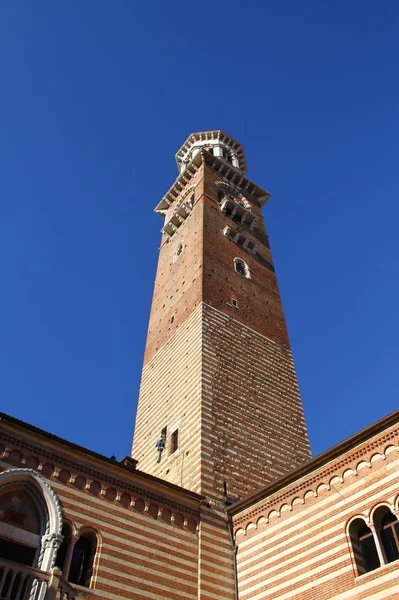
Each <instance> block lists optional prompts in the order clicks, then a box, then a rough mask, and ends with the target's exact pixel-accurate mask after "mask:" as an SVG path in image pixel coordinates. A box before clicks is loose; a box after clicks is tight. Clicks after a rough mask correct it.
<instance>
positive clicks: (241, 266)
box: [234, 258, 251, 279]
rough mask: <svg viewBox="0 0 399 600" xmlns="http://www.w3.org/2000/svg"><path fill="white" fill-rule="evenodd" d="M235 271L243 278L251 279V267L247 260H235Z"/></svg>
mask: <svg viewBox="0 0 399 600" xmlns="http://www.w3.org/2000/svg"><path fill="white" fill-rule="evenodd" d="M234 270H235V272H236V273H238V274H239V275H241V276H242V277H245V278H246V279H251V271H250V270H249V267H248V265H247V263H246V262H245V260H242V258H235V259H234Z"/></svg>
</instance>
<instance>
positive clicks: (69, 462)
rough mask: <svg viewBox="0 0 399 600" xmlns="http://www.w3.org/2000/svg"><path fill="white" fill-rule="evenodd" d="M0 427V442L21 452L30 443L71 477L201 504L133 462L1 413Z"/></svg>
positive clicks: (198, 498) (191, 494) (197, 496)
mask: <svg viewBox="0 0 399 600" xmlns="http://www.w3.org/2000/svg"><path fill="white" fill-rule="evenodd" d="M1 426H3V427H2V429H3V431H2V434H1V436H0V440H1V441H3V443H4V441H7V440H9V441H10V442H11V441H14V442H15V443H16V445H15V448H18V445H19V446H21V450H23V447H24V446H27V445H29V444H30V447H31V452H32V451H33V450H35V452H36V453H37V455H38V457H39V458H41V459H43V460H46V461H52V462H54V463H57V466H58V467H59V468H67V469H69V470H70V471H71V472H72V471H73V472H74V474H75V476H78V475H82V474H83V475H85V476H86V477H88V478H89V479H90V480H100V481H101V480H102V481H104V482H107V485H110V484H112V485H113V486H116V487H119V488H120V489H121V490H122V491H123V490H127V489H128V488H129V490H130V491H132V492H134V491H135V492H136V493H140V492H141V493H143V494H146V493H147V494H149V493H151V492H153V493H154V492H155V493H156V494H158V495H165V500H166V498H167V499H168V500H169V501H171V500H172V499H173V500H174V502H176V503H179V504H181V505H183V504H186V505H191V506H193V507H194V506H197V507H199V505H200V504H201V503H202V502H203V501H204V497H203V496H201V495H200V494H196V493H195V492H191V491H189V490H185V489H183V488H181V487H179V486H177V485H174V484H173V483H170V482H168V481H164V480H163V479H159V478H158V477H154V476H153V475H149V474H148V473H144V472H143V471H140V470H138V469H136V468H135V463H137V461H134V460H133V461H129V460H126V459H123V460H122V461H121V462H119V461H117V460H115V459H112V458H108V457H106V456H103V455H101V454H99V453H97V452H94V451H93V450H89V449H87V448H84V447H83V446H79V445H78V444H74V443H73V442H70V441H68V440H65V439H63V438H60V437H58V436H56V435H54V434H52V433H49V432H47V431H44V430H43V429H40V428H38V427H35V426H34V425H30V424H29V423H25V422H24V421H21V420H19V419H16V418H15V417H11V416H10V415H7V414H5V413H2V412H0V427H1ZM132 463H133V465H132ZM194 510H196V509H194Z"/></svg>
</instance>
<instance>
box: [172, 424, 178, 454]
mask: <svg viewBox="0 0 399 600" xmlns="http://www.w3.org/2000/svg"><path fill="white" fill-rule="evenodd" d="M178 447H179V430H178V429H175V430H174V431H172V435H171V438H170V453H171V454H173V453H174V452H176V450H177V449H178Z"/></svg>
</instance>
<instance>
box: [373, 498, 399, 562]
mask: <svg viewBox="0 0 399 600" xmlns="http://www.w3.org/2000/svg"><path fill="white" fill-rule="evenodd" d="M371 520H372V522H373V526H374V529H375V532H376V536H377V540H378V543H379V544H380V549H381V554H382V563H385V564H388V563H391V562H394V561H396V560H398V559H399V521H398V518H397V515H396V514H395V512H393V510H392V507H391V506H389V505H388V504H379V505H377V506H375V507H374V508H373V510H372V511H371Z"/></svg>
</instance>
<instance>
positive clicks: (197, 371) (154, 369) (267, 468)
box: [133, 166, 310, 499]
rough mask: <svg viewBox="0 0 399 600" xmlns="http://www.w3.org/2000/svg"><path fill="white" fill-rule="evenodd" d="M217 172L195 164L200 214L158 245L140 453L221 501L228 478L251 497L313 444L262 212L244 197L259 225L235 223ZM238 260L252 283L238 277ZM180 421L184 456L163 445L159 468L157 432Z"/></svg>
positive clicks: (230, 487) (157, 468)
mask: <svg viewBox="0 0 399 600" xmlns="http://www.w3.org/2000/svg"><path fill="white" fill-rule="evenodd" d="M219 179H220V177H219V176H218V175H217V174H215V173H213V172H212V170H210V169H209V168H208V167H206V166H203V167H202V168H201V169H200V170H199V171H198V173H197V174H196V177H195V179H194V186H195V204H194V207H193V211H192V213H191V215H190V216H189V217H188V218H187V219H186V221H185V222H184V223H183V224H182V225H181V227H180V228H179V229H178V231H177V232H176V233H175V234H174V236H173V237H172V239H171V241H169V242H167V241H166V239H163V243H162V245H161V248H160V253H159V263H158V269H157V277H156V281H155V287H154V296H153V302H152V309H151V316H150V323H149V332H148V338H147V346H146V354H145V363H144V369H143V375H142V382H141V388H140V398H139V405H138V413H137V420H136V428H135V435H134V445H133V456H134V457H135V458H136V459H138V460H139V465H140V468H141V469H143V470H144V471H147V472H150V473H152V474H154V475H156V476H159V477H164V478H166V479H168V480H170V481H172V482H174V483H178V484H179V485H183V486H187V487H189V489H192V490H195V491H197V492H200V493H204V494H206V495H208V496H210V497H215V498H219V499H221V498H223V490H224V482H226V484H227V492H228V494H229V495H231V496H234V497H243V496H244V495H245V494H247V493H249V492H251V491H253V490H254V489H256V488H257V487H259V486H261V485H264V484H265V483H267V482H268V481H270V480H271V479H273V478H277V477H279V476H281V475H282V474H284V473H286V472H287V471H288V470H291V469H293V468H295V467H296V466H298V465H299V464H301V463H302V462H304V461H306V460H308V459H309V457H310V450H309V443H308V438H307V432H306V426H305V422H304V417H303V410H302V405H301V401H300V397H299V391H298V385H297V380H296V375H295V370H294V366H293V361H292V356H291V351H290V346H289V340H288V336H287V329H286V325H285V320H284V313H283V309H282V305H281V300H280V295H279V290H278V286H277V281H276V276H275V273H274V268H273V264H272V257H271V252H270V248H269V245H268V240H267V235H266V232H265V229H264V224H263V218H262V215H261V211H260V208H259V206H258V205H257V204H256V203H255V202H254V201H253V200H252V199H251V198H250V197H249V198H247V200H246V201H247V203H248V205H249V206H250V210H251V212H252V213H253V214H255V215H256V216H257V219H258V220H257V224H256V227H255V229H254V230H250V228H249V227H248V226H247V225H246V224H245V223H244V224H237V223H236V222H234V221H233V220H232V219H231V218H230V217H228V216H226V215H225V214H224V213H223V212H222V211H221V210H220V202H219V198H218V191H219V188H218V187H217V185H216V182H217V181H218V180H219ZM192 185H193V181H190V185H189V186H188V187H189V188H191V187H192ZM186 193H187V191H186V190H183V191H182V193H181V197H184V195H185V194H186ZM178 202H179V199H177V200H176V204H178ZM172 209H173V206H172V207H171V208H170V209H169V213H168V215H167V216H166V220H167V219H168V216H170V214H171V211H172ZM226 225H228V226H233V227H239V228H241V230H242V232H243V233H244V234H245V235H246V236H247V237H248V239H250V240H252V241H254V242H256V243H257V244H258V250H257V253H256V254H252V253H251V252H249V251H247V250H245V249H244V248H242V247H240V246H239V245H237V244H236V243H234V242H233V241H231V240H229V239H228V238H227V237H225V236H224V235H223V230H224V228H225V226H226ZM181 242H184V250H183V252H182V254H181V256H180V257H179V258H178V260H174V254H175V252H176V248H177V246H178V245H179V244H180V243H181ZM236 257H237V258H242V259H243V260H244V261H245V262H246V263H247V264H248V266H249V268H250V272H251V278H248V279H247V278H245V277H243V276H241V275H239V274H238V273H236V272H235V270H234V267H233V261H234V258H236ZM233 300H234V301H235V302H236V304H237V305H238V306H237V307H235V306H234V305H233V304H234V303H233V302H232V301H233ZM172 316H173V319H172ZM172 321H173V322H172ZM177 424H178V427H179V452H178V453H177V454H175V455H173V454H171V453H170V452H169V450H168V444H167V448H166V451H165V452H164V453H163V455H162V460H161V462H160V463H157V461H156V458H157V455H156V451H155V443H156V442H157V440H158V439H159V437H160V433H161V430H162V429H163V428H164V427H167V428H168V430H169V429H170V428H171V427H172V428H173V427H176V425H177ZM168 443H169V442H168Z"/></svg>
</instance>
